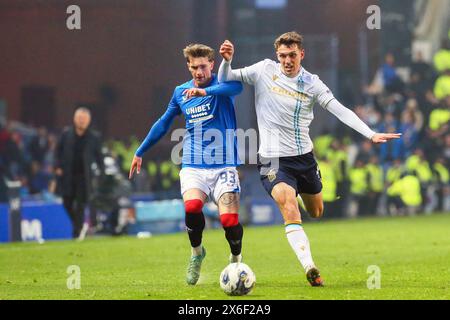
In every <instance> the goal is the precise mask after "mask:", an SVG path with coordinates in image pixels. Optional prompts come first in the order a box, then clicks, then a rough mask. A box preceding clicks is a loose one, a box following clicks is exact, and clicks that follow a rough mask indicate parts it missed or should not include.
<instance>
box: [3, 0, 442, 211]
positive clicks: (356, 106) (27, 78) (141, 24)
mask: <svg viewBox="0 0 450 320" xmlns="http://www.w3.org/2000/svg"><path fill="white" fill-rule="evenodd" d="M448 3H449V2H448V1H447V0H438V1H434V0H432V1H421V0H416V1H404V0H400V1H383V0H376V1H368V0H361V1H354V0H342V1H340V2H339V4H340V5H339V6H337V5H336V1H333V0H322V1H316V2H314V3H311V2H309V1H304V0H299V1H288V0H273V1H258V0H251V1H250V0H246V1H237V0H236V1H235V0H230V1H223V0H217V1H209V0H208V1H206V0H197V1H194V0H185V1H174V0H170V1H165V2H158V3H153V4H149V3H140V4H139V6H134V5H132V4H120V5H119V4H118V3H115V2H114V3H111V2H108V1H98V2H96V3H95V4H94V3H92V2H90V1H84V0H80V3H79V5H80V7H81V8H82V11H83V10H84V12H89V13H90V15H86V16H85V18H83V19H84V20H83V29H82V30H83V31H82V33H76V31H67V30H66V29H65V27H64V26H63V28H55V27H54V25H55V23H56V22H57V21H60V20H61V19H60V17H59V16H58V15H57V12H59V11H57V10H55V8H59V9H61V10H62V12H63V14H64V13H65V7H64V3H62V2H57V1H54V2H52V1H48V3H36V4H30V3H29V2H26V1H11V0H5V1H3V2H2V3H0V26H1V27H0V35H1V36H2V39H4V40H5V41H4V43H5V44H7V45H5V47H4V50H2V52H1V53H0V58H1V59H0V60H2V61H7V63H5V64H3V65H1V66H0V75H2V79H1V80H2V81H0V174H1V179H0V202H7V201H8V187H7V182H8V181H20V182H21V188H20V196H21V198H22V199H39V200H47V201H53V200H54V199H55V197H58V187H57V183H56V178H55V172H54V169H55V152H56V148H57V144H58V139H59V137H60V134H61V132H62V129H63V127H64V126H66V125H68V124H70V117H71V116H72V112H73V110H75V108H76V107H77V106H86V107H89V108H90V109H91V111H92V116H93V126H94V128H95V129H97V130H98V131H99V132H100V133H101V135H102V137H103V142H104V144H103V146H104V148H103V149H104V150H103V153H104V155H105V159H108V161H110V162H111V161H112V162H113V165H112V166H114V167H115V168H117V170H112V171H110V173H111V175H113V176H114V177H115V178H114V179H115V180H116V181H120V183H119V184H120V185H122V187H123V186H124V185H125V184H127V188H128V189H129V192H130V194H133V195H134V196H140V195H150V196H149V197H150V198H151V199H174V198H180V194H179V188H180V187H179V177H178V172H179V169H180V168H179V167H178V166H177V165H175V164H173V162H172V161H171V159H170V154H171V150H172V147H173V146H174V144H175V143H174V142H172V141H170V139H169V137H167V136H166V137H165V138H164V139H163V140H162V141H160V143H158V144H157V145H156V146H155V147H154V148H153V149H152V151H151V152H150V153H149V154H148V156H147V155H146V157H145V158H144V164H143V170H142V171H141V174H140V175H138V176H137V177H136V178H135V179H134V180H133V181H132V182H126V183H125V182H124V181H126V180H127V176H128V170H129V165H130V163H131V160H132V157H133V155H134V152H135V151H136V149H137V147H138V146H139V144H140V141H141V140H142V139H143V138H144V137H145V134H146V133H147V131H148V129H149V127H150V125H151V124H152V123H153V122H154V121H155V120H156V119H157V118H158V117H159V116H160V115H161V114H162V113H163V112H164V110H165V106H166V105H167V102H168V101H169V98H170V95H171V92H172V90H173V88H174V87H175V86H176V85H178V84H179V83H182V82H184V81H186V80H187V79H188V73H187V72H186V67H185V65H184V60H183V58H182V55H181V49H182V48H183V47H184V46H185V45H186V44H188V43H190V42H203V43H206V44H208V45H211V46H213V47H217V46H218V45H219V44H220V43H221V42H222V41H223V40H224V39H225V38H226V37H229V38H230V39H232V40H234V42H235V46H236V48H237V54H236V55H237V56H236V63H235V66H236V67H238V66H242V65H249V64H251V63H254V62H256V61H259V60H261V59H263V58H274V56H273V47H272V43H273V40H274V39H275V36H276V35H277V34H280V33H282V32H286V31H289V30H297V31H299V32H301V33H303V34H304V35H305V40H306V42H305V47H306V59H305V61H304V63H305V67H306V68H307V69H308V71H310V72H312V73H317V74H319V75H320V76H321V78H322V79H323V80H324V82H325V83H327V84H328V86H329V87H330V88H331V89H332V91H333V92H334V93H335V95H336V97H337V98H338V99H339V100H340V101H341V102H342V103H343V104H344V105H346V106H347V107H349V108H351V109H353V110H354V111H355V112H356V113H357V114H358V116H359V117H360V118H361V119H362V120H363V121H365V122H366V123H367V124H368V125H369V126H370V127H371V128H372V129H373V130H375V131H379V132H400V133H402V139H400V140H397V141H394V142H391V143H387V144H384V145H381V146H373V145H372V144H371V143H370V141H367V140H365V139H364V138H363V137H362V136H360V135H359V134H358V133H356V132H354V131H352V130H351V129H349V128H348V127H346V126H345V125H344V124H341V123H339V121H337V120H336V119H333V118H332V117H330V115H329V114H327V113H326V112H324V111H323V110H319V108H318V107H317V108H316V111H315V112H316V119H315V121H314V122H313V127H312V130H311V132H312V137H313V140H314V145H315V155H316V157H317V159H318V161H319V165H320V168H321V174H322V178H323V184H324V190H323V194H324V200H325V203H326V207H327V208H326V211H325V215H326V216H328V217H356V216H364V215H375V214H379V215H404V214H415V213H419V212H425V213H431V212H442V211H450V185H449V164H450V132H449V119H450V33H448V32H449V31H448V30H449V28H450V22H449V21H450V19H449V17H450V14H449V6H447V4H448ZM372 4H377V5H379V6H380V7H381V10H382V11H381V12H382V28H381V29H380V30H368V29H367V27H366V19H367V17H368V16H367V13H366V9H367V7H368V6H369V5H372ZM348 8H352V10H350V11H349V10H348ZM35 9H39V10H35ZM306 9H307V10H306ZM33 10H34V11H33ZM28 13H29V14H28ZM319 14H320V19H319V18H318V16H317V15H319ZM198 15H200V16H201V15H203V16H209V17H210V19H195V17H196V16H198ZM43 17H44V18H43ZM43 19H44V20H43ZM111 21H114V25H112V24H111ZM261 21H264V22H265V23H261ZM317 21H321V23H320V24H317ZM325 21H326V22H327V23H324V22H325ZM16 25H21V26H22V27H21V28H13V27H12V26H16ZM161 26H164V27H163V28H162V27H161ZM6 30H14V32H6ZM27 30H33V32H35V34H36V33H37V34H40V35H41V36H42V37H51V39H52V41H39V42H35V41H34V39H37V38H39V37H36V36H34V35H33V33H32V32H28V31H27ZM180 30H184V31H183V32H180ZM14 39H22V42H21V43H22V46H16V45H15V43H16V42H15V41H14ZM151 39H157V40H158V41H159V42H160V43H158V44H157V46H158V50H154V48H155V44H154V43H153V41H151ZM73 43H76V44H77V45H76V46H75V45H72V44H73ZM136 44H138V45H136ZM26 46H29V47H26ZM55 47H58V50H53V49H54V48H55ZM27 48H28V49H27ZM160 48H165V49H164V50H159V49H160ZM31 52H32V54H30V53H31ZM75 58H76V59H75ZM123 61H127V62H126V63H123ZM36 62H39V63H36ZM174 62H175V63H174ZM217 65H218V64H217ZM92 70H95V72H92ZM167 70H170V72H168V71H167ZM68 74H70V75H71V76H70V77H68V76H67V75H68ZM35 84H36V85H35ZM68 88H70V90H69V89H68ZM95 88H97V89H95ZM236 105H237V108H239V109H240V111H239V113H238V114H239V117H238V126H239V127H242V128H244V129H247V128H255V127H256V120H255V116H254V108H253V107H252V106H253V93H252V92H251V90H249V89H248V88H247V89H246V90H245V91H244V93H243V94H242V95H241V96H240V97H239V98H238V99H237V102H236ZM6 111H7V112H6ZM180 127H183V120H182V119H179V120H177V121H176V122H175V124H174V126H173V128H180ZM240 174H241V185H242V197H243V198H244V200H243V203H245V199H251V198H255V197H258V196H259V197H260V196H261V195H265V193H264V192H263V190H262V189H261V185H260V182H259V174H258V171H257V170H256V166H252V165H244V166H242V167H241V168H240ZM101 181H103V182H104V183H107V182H105V181H108V180H101ZM99 183H100V184H98V186H100V185H101V182H99ZM109 183H111V181H110V182H109ZM109 189H111V188H109ZM109 189H108V187H107V185H104V186H103V188H102V187H99V188H97V190H98V192H101V191H102V190H103V191H105V190H106V191H105V192H109V191H107V190H109ZM127 192H128V191H127ZM92 196H93V197H94V196H96V195H92Z"/></svg>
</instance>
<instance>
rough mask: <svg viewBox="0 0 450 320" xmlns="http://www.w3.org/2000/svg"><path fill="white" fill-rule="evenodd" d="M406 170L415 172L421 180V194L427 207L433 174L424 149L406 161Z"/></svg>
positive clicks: (418, 150) (417, 151)
mask: <svg viewBox="0 0 450 320" xmlns="http://www.w3.org/2000/svg"><path fill="white" fill-rule="evenodd" d="M406 169H407V171H408V172H414V173H415V175H416V176H417V178H418V179H419V181H420V189H421V194H422V198H423V199H424V203H423V204H424V205H426V200H427V192H428V188H429V187H430V185H431V183H432V182H433V172H432V171H431V168H430V164H429V163H428V161H427V160H426V159H425V155H424V153H423V150H422V149H417V150H416V151H415V152H414V154H413V155H411V156H410V157H408V158H407V159H406Z"/></svg>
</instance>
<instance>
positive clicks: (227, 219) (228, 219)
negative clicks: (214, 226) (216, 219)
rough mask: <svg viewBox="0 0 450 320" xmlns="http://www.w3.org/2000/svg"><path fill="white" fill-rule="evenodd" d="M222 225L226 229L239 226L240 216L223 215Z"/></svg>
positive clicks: (234, 214)
mask: <svg viewBox="0 0 450 320" xmlns="http://www.w3.org/2000/svg"><path fill="white" fill-rule="evenodd" d="M220 223H221V224H222V226H223V227H224V228H229V227H234V226H237V225H238V224H239V215H238V214H237V213H225V214H221V215H220Z"/></svg>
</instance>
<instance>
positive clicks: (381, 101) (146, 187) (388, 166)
mask: <svg viewBox="0 0 450 320" xmlns="http://www.w3.org/2000/svg"><path fill="white" fill-rule="evenodd" d="M413 60H414V62H413V63H412V64H411V65H410V66H409V68H408V69H409V76H408V77H402V76H401V75H400V74H399V73H398V71H397V69H396V66H395V57H394V56H393V55H392V54H387V55H386V57H385V62H384V64H383V65H382V66H380V68H379V70H378V71H377V73H376V75H375V78H374V81H373V82H372V83H371V84H370V85H369V86H368V87H367V88H365V89H364V96H365V99H364V100H365V102H364V103H362V104H360V105H357V106H356V107H355V108H354V111H355V113H356V114H357V115H358V116H359V117H360V118H361V119H362V120H363V121H364V122H366V123H367V124H368V125H369V126H370V127H371V128H372V129H373V130H375V131H378V132H388V133H394V132H400V133H402V139H399V140H397V141H393V142H391V143H389V144H383V145H381V146H373V145H372V144H371V143H370V142H369V141H367V140H365V139H364V138H363V137H362V136H360V135H359V134H358V133H356V132H354V131H352V130H351V129H349V128H347V127H346V126H345V125H343V124H338V126H337V127H336V128H335V129H334V130H333V131H331V132H324V133H323V134H322V135H320V136H318V137H316V138H315V139H314V146H315V155H316V157H317V159H318V161H319V166H320V169H321V174H322V178H323V185H324V189H323V196H324V201H325V205H326V215H327V216H332V217H344V216H347V217H355V216H361V215H362V216H363V215H369V214H374V213H378V214H386V213H387V214H390V215H396V214H414V213H416V212H426V213H429V212H433V211H450V184H449V180H450V174H449V169H448V168H449V167H450V166H449V164H450V131H449V120H450V44H449V41H446V42H445V43H444V44H443V46H442V49H441V50H439V51H438V52H437V53H436V55H435V56H434V59H433V65H429V64H427V63H426V62H424V61H423V58H422V56H421V54H420V53H419V54H417V55H416V57H414V59H413ZM57 142H58V133H57V132H51V131H48V129H46V128H44V127H40V128H33V127H29V126H26V125H24V124H22V123H19V122H14V121H11V122H8V123H6V122H3V123H0V175H1V176H2V178H3V177H5V178H7V179H8V180H16V181H20V182H21V184H22V188H21V196H22V198H29V197H31V198H33V197H38V198H40V199H53V198H54V195H55V193H57V184H56V179H55V175H54V169H55V168H54V165H55V150H56V146H57ZM138 146H139V141H138V139H137V138H136V137H131V138H129V140H128V141H121V140H116V139H111V140H109V141H106V142H105V147H106V148H107V149H108V150H109V152H110V154H111V155H112V156H113V157H114V158H115V159H116V161H117V164H118V166H119V167H120V168H121V169H122V171H123V174H124V176H126V175H127V172H128V170H129V164H130V163H131V160H132V158H133V155H134V152H135V151H136V149H137V147H138ZM157 147H158V146H157ZM159 148H164V147H161V146H159ZM155 150H157V149H155ZM165 151H166V150H162V152H158V150H157V151H155V152H153V153H152V154H155V155H156V156H152V157H151V159H149V160H147V162H146V163H145V165H144V168H145V170H143V171H144V172H142V173H143V174H141V175H139V176H137V177H136V179H135V180H134V181H133V184H134V185H133V188H134V191H135V192H154V193H155V194H156V195H157V196H156V198H177V197H179V183H178V181H179V177H178V172H179V167H178V166H176V165H174V164H173V163H172V161H170V159H165V158H161V157H160V156H158V155H159V154H167V152H165ZM6 201H7V187H6V185H5V179H0V202H6Z"/></svg>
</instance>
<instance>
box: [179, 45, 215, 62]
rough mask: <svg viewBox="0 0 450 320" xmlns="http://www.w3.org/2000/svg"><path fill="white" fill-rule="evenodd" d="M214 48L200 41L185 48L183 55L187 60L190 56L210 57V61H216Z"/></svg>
mask: <svg viewBox="0 0 450 320" xmlns="http://www.w3.org/2000/svg"><path fill="white" fill-rule="evenodd" d="M214 54H215V52H214V49H212V48H210V47H208V46H206V45H204V44H200V43H191V44H190V45H188V46H187V47H186V48H184V49H183V55H184V57H185V58H186V60H187V62H190V61H189V58H203V57H206V58H208V60H209V61H214Z"/></svg>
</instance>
